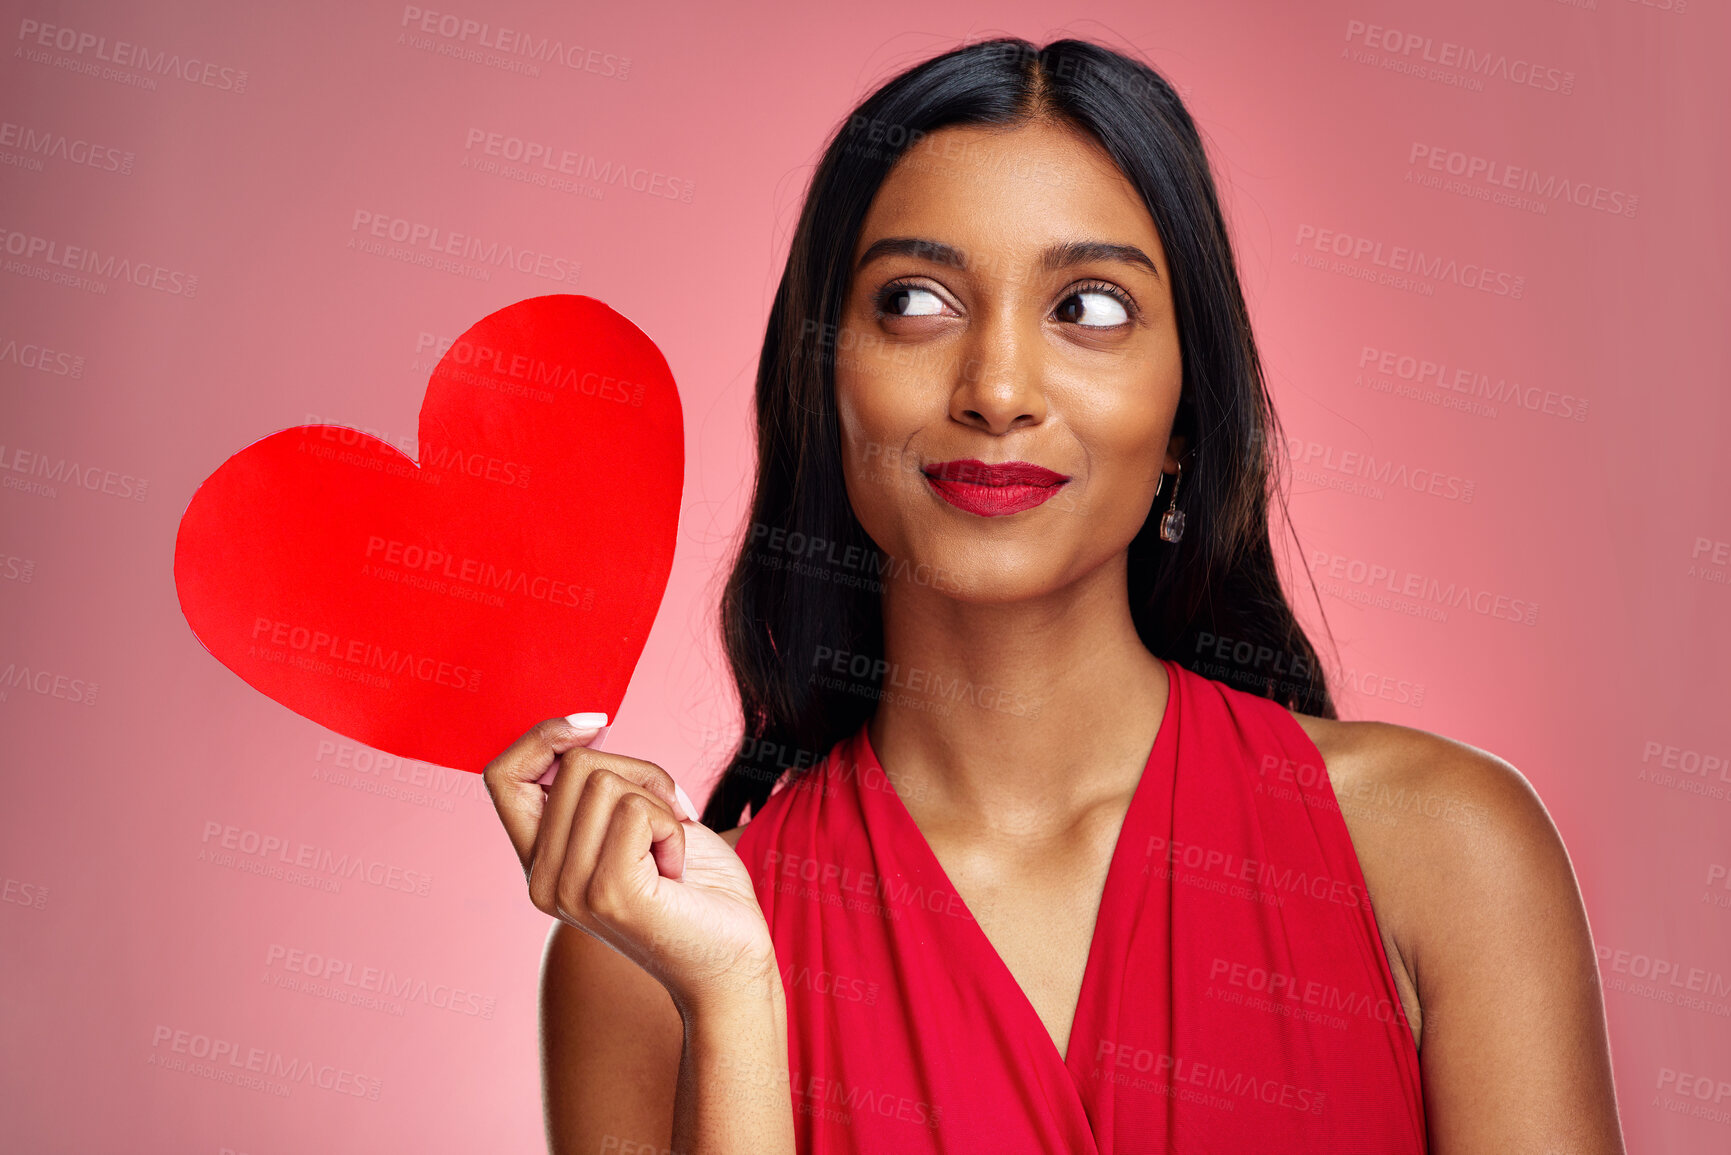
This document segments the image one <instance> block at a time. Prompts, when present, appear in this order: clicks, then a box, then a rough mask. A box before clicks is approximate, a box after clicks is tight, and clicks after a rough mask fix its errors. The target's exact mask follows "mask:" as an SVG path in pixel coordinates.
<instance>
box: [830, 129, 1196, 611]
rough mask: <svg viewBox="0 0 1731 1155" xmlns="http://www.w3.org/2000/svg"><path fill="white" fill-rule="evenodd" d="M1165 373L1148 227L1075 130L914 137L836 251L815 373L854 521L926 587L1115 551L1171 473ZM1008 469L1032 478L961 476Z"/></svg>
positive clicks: (1163, 313) (1167, 300)
mask: <svg viewBox="0 0 1731 1155" xmlns="http://www.w3.org/2000/svg"><path fill="white" fill-rule="evenodd" d="M1182 375H1183V374H1182V368H1181V360H1180V354H1179V343H1178V329H1177V324H1176V320H1175V318H1174V316H1173V309H1172V293H1171V278H1170V276H1169V275H1168V271H1167V264H1166V255H1165V252H1164V250H1163V249H1162V247H1161V244H1160V237H1159V235H1158V233H1157V232H1156V230H1155V227H1154V221H1153V219H1152V218H1151V217H1150V216H1149V214H1148V210H1147V208H1146V207H1144V205H1143V203H1142V199H1141V198H1140V197H1139V196H1138V195H1137V193H1136V191H1135V189H1134V188H1133V187H1132V186H1131V185H1130V183H1129V181H1128V180H1126V179H1125V177H1124V176H1123V174H1122V173H1120V172H1119V171H1118V169H1117V167H1116V166H1115V165H1113V163H1112V161H1111V160H1110V158H1108V157H1107V155H1106V153H1105V151H1104V150H1103V149H1101V147H1100V146H1099V145H1098V144H1097V143H1096V142H1095V141H1094V140H1093V139H1092V138H1091V137H1089V136H1087V135H1086V134H1084V133H1082V132H1080V131H1079V130H1076V129H1073V128H1070V127H1067V126H1064V125H1062V124H1058V123H1055V122H1052V121H1047V120H1038V121H1034V122H1032V123H1029V124H1027V125H1025V126H1023V127H1020V128H1017V129H1014V130H1009V131H1006V130H1002V129H982V128H950V129H944V130H942V131H940V132H936V133H933V134H931V135H929V136H927V137H926V138H925V139H924V140H923V141H921V142H920V143H919V144H916V145H915V146H914V147H913V148H911V149H910V150H909V151H908V152H907V153H906V154H905V155H904V156H903V157H902V159H901V160H900V161H899V162H898V163H897V165H896V166H895V168H894V169H893V170H892V171H891V172H890V174H889V177H888V179H886V180H885V182H884V184H883V187H882V188H881V189H880V191H879V192H878V194H877V198H876V199H875V200H874V201H873V203H872V206H871V209H870V211H869V212H868V213H867V215H866V219H865V224H864V227H863V228H862V229H861V232H860V237H859V243H858V245H857V247H856V248H855V251H854V266H853V276H852V283H851V285H850V286H849V290H848V298H847V301H846V303H845V305H844V308H843V314H842V324H841V331H840V332H839V334H838V335H837V348H836V374H835V382H836V400H837V404H838V407H839V415H840V420H841V431H842V447H843V452H844V455H845V463H844V472H845V476H846V480H847V490H848V496H849V498H850V500H851V501H852V503H853V509H854V513H855V514H856V516H858V518H859V520H860V524H861V525H863V526H864V527H865V530H866V532H867V533H869V534H870V535H871V537H872V539H873V540H874V541H875V542H877V544H878V546H879V547H880V548H882V549H883V550H884V551H885V552H886V553H888V554H890V555H891V556H892V557H895V558H898V559H905V560H906V561H908V562H909V563H911V564H910V568H909V569H907V570H903V569H902V568H901V567H897V568H896V570H895V571H892V572H912V573H919V574H924V575H936V580H934V581H931V582H929V583H928V584H931V585H933V586H934V587H935V588H937V589H939V590H940V591H941V592H945V593H948V594H951V595H954V596H959V597H961V598H963V599H964V600H968V601H979V602H1010V601H1019V600H1024V599H1027V598H1030V597H1036V596H1039V595H1041V594H1044V593H1048V592H1051V591H1053V590H1056V589H1059V588H1061V587H1063V586H1066V585H1068V584H1070V583H1072V582H1074V581H1076V580H1077V579H1078V578H1080V577H1082V576H1083V575H1085V574H1087V573H1089V572H1091V571H1093V570H1094V569H1096V568H1097V567H1099V566H1101V565H1102V564H1104V563H1105V562H1107V561H1109V560H1111V559H1113V558H1114V557H1115V556H1117V555H1118V554H1120V553H1122V552H1123V551H1124V549H1125V548H1126V547H1127V546H1128V545H1129V543H1130V541H1131V539H1132V538H1133V537H1135V535H1136V532H1137V530H1139V529H1140V528H1141V526H1142V524H1143V522H1144V520H1145V519H1146V518H1147V516H1148V512H1149V509H1150V506H1151V505H1152V503H1153V501H1154V488H1155V485H1156V483H1157V481H1158V480H1159V474H1160V472H1161V470H1162V468H1164V469H1166V470H1167V471H1169V472H1171V471H1175V470H1176V469H1177V466H1178V457H1177V453H1179V452H1182V450H1183V445H1182V443H1181V440H1180V441H1179V442H1174V443H1172V444H1170V445H1169V444H1168V443H1169V441H1171V430H1172V420H1173V415H1174V414H1175V412H1176V411H1177V406H1178V396H1179V386H1180V383H1181V380H1182ZM1011 462H1024V463H1030V464H1031V465H1032V466H1035V467H1039V468H1036V469H1030V470H1022V471H1021V472H1020V473H1019V474H1018V473H1017V472H1015V471H993V470H986V469H982V468H980V466H979V464H976V463H984V465H987V466H997V465H1002V464H1005V463H1011ZM946 463H947V464H946ZM1042 471H1049V472H1042ZM1059 479H1063V480H1059ZM1168 492H1169V490H1168Z"/></svg>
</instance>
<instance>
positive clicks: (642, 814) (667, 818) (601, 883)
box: [582, 795, 685, 934]
mask: <svg viewBox="0 0 1731 1155" xmlns="http://www.w3.org/2000/svg"><path fill="white" fill-rule="evenodd" d="M640 797H641V796H640V795H628V796H626V797H624V798H621V799H620V800H619V804H618V805H617V806H615V807H614V808H613V814H612V816H611V818H610V819H609V821H608V823H607V833H606V836H605V837H604V838H603V839H602V843H601V851H600V854H599V855H598V856H597V857H596V860H595V870H594V873H593V874H591V875H590V877H589V883H588V886H587V887H586V889H585V892H584V894H583V896H582V898H583V901H584V903H585V904H586V905H587V906H588V908H589V911H590V913H591V914H592V915H594V916H595V917H596V918H597V919H599V920H600V921H601V922H602V923H603V924H604V925H605V926H606V927H607V928H609V929H611V930H613V931H615V932H616V933H620V932H622V933H625V934H630V932H631V931H632V929H633V928H632V927H631V926H630V923H631V922H632V913H633V912H634V911H636V910H638V909H639V908H640V906H641V904H642V902H643V900H644V899H645V898H646V897H648V896H649V895H651V894H653V892H654V890H655V886H656V884H657V882H658V881H659V880H660V879H661V878H664V877H665V878H672V879H674V880H675V881H678V879H679V878H680V877H682V876H683V875H684V861H685V828H684V827H683V826H681V825H680V824H679V823H678V822H677V821H675V820H674V817H673V815H671V814H669V813H667V811H665V810H663V809H661V808H660V807H659V806H654V805H652V804H650V803H649V802H647V801H639V799H640ZM658 848H665V849H662V850H659V851H658ZM669 864H671V869H672V873H669V872H668V870H667V869H664V867H666V866H668V865H669Z"/></svg>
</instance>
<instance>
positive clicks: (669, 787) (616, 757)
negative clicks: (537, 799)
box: [553, 743, 684, 819]
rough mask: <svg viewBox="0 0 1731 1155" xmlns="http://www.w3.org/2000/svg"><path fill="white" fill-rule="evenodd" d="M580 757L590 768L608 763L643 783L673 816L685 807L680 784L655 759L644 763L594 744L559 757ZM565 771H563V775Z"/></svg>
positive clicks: (635, 783) (623, 775)
mask: <svg viewBox="0 0 1731 1155" xmlns="http://www.w3.org/2000/svg"><path fill="white" fill-rule="evenodd" d="M578 756H581V757H582V760H583V764H584V765H585V766H588V767H594V766H605V767H607V769H609V770H611V771H613V772H614V773H615V774H617V775H619V776H620V777H621V778H623V779H625V780H626V781H627V782H630V783H631V784H632V785H633V786H640V787H642V788H643V790H644V791H645V792H646V793H648V794H650V795H652V796H653V797H654V798H656V799H657V800H658V801H660V802H661V803H662V804H663V805H664V806H666V807H667V809H669V810H670V811H672V812H673V816H674V818H676V819H677V818H679V817H680V815H681V814H682V813H683V812H684V807H683V806H682V805H681V804H680V801H679V786H678V783H676V782H674V781H673V775H671V774H669V773H668V772H667V771H665V770H663V769H662V768H661V767H659V766H657V765H656V764H655V763H653V762H645V761H644V760H643V759H641V758H631V757H627V756H626V755H624V754H609V753H607V752H606V751H605V750H596V749H595V748H594V746H593V745H591V744H589V743H585V744H584V747H583V749H581V750H570V751H567V752H566V753H565V754H564V755H563V756H562V757H561V759H560V762H561V764H562V765H563V763H564V762H566V761H567V760H569V759H571V758H575V757H578ZM563 773H564V771H563V770H561V771H560V774H561V776H563ZM553 788H554V789H555V790H556V789H557V788H558V779H557V778H555V779H554V784H553Z"/></svg>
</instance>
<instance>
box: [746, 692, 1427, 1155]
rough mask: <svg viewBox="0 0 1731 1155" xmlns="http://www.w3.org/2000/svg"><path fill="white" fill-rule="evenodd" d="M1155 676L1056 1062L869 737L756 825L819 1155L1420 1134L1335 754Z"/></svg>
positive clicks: (1391, 988)
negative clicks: (1336, 778)
mask: <svg viewBox="0 0 1731 1155" xmlns="http://www.w3.org/2000/svg"><path fill="white" fill-rule="evenodd" d="M1165 665H1166V670H1167V673H1168V674H1169V675H1170V678H1171V693H1170V696H1169V698H1168V704H1167V707H1166V713H1165V716H1164V717H1163V718H1162V720H1161V723H1160V730H1159V735H1158V737H1157V738H1156V739H1155V742H1154V745H1153V749H1152V750H1151V752H1150V753H1149V756H1148V764H1147V766H1146V767H1145V768H1144V769H1143V772H1142V777H1141V780H1140V781H1139V783H1138V784H1137V786H1136V789H1135V793H1134V796H1133V797H1132V799H1131V802H1130V808H1129V811H1128V813H1127V814H1126V815H1125V818H1124V825H1123V827H1122V829H1121V831H1120V833H1119V836H1118V842H1117V847H1116V850H1115V851H1114V853H1113V856H1112V861H1111V865H1110V867H1109V870H1108V873H1107V877H1106V885H1105V893H1104V896H1103V897H1102V899H1101V903H1100V909H1099V913H1098V916H1097V918H1096V921H1095V927H1094V937H1093V942H1092V945H1091V947H1090V949H1089V952H1088V962H1087V970H1086V973H1085V975H1084V977H1083V981H1082V992H1081V997H1080V999H1079V1001H1078V1003H1077V1007H1076V1016H1075V1022H1074V1024H1073V1026H1072V1027H1071V1031H1070V1039H1069V1046H1068V1053H1067V1054H1065V1055H1060V1054H1059V1053H1058V1049H1057V1048H1056V1047H1055V1046H1053V1044H1052V1037H1051V1035H1050V1034H1048V1033H1047V1031H1046V1028H1045V1025H1044V1024H1043V1023H1042V1022H1041V1020H1040V1017H1039V1015H1038V1014H1037V1013H1036V1012H1035V1010H1034V1007H1033V1004H1032V1003H1030V1002H1029V1001H1028V999H1027V996H1026V995H1024V994H1023V993H1022V990H1021V988H1020V987H1019V986H1018V985H1017V983H1016V981H1015V979H1014V977H1013V976H1012V975H1011V974H1010V971H1009V968H1008V967H1006V966H1005V965H1004V962H1003V960H1002V959H1001V958H1000V957H999V956H998V954H997V951H996V950H995V949H993V947H992V945H991V942H990V941H989V940H988V939H987V938H986V935H985V932H984V931H982V930H981V929H980V927H979V925H978V924H977V923H976V922H975V921H974V920H973V917H972V916H971V915H970V913H969V911H968V908H967V906H966V904H965V903H964V902H963V901H962V899H961V898H960V896H958V895H957V894H956V892H955V889H954V887H952V886H951V884H950V881H949V879H948V878H947V877H946V876H945V874H944V870H943V867H942V866H941V865H940V864H939V862H938V860H937V857H936V856H935V855H934V854H933V853H932V850H931V847H930V845H929V844H928V843H927V842H926V840H925V837H924V835H922V834H921V832H920V829H919V827H918V826H917V825H915V823H914V821H913V818H912V816H911V815H910V814H909V813H908V811H907V808H906V806H905V805H904V804H903V803H902V800H901V798H900V796H899V795H897V794H896V792H895V789H894V788H893V787H892V786H891V784H890V782H889V780H888V779H886V777H885V775H884V770H883V767H882V766H881V765H880V764H879V763H878V761H877V756H876V754H875V753H874V752H873V751H872V748H871V743H870V741H869V739H868V737H867V735H866V732H865V729H864V728H863V727H862V728H861V730H860V731H859V732H858V733H857V734H855V735H854V736H853V737H852V738H849V739H847V740H845V741H843V742H840V743H837V745H836V747H835V749H834V750H832V751H831V752H830V754H829V757H828V758H827V759H826V760H825V761H824V762H823V763H821V764H820V765H818V766H816V767H814V768H812V769H811V770H809V771H806V772H804V773H805V776H804V777H801V778H799V779H797V780H795V781H794V783H793V784H792V785H791V786H789V787H787V788H784V789H781V790H779V791H777V792H776V793H775V794H773V795H771V796H770V798H769V800H768V801H767V802H766V803H765V804H764V806H763V809H762V810H761V811H760V812H759V813H758V814H757V815H755V816H754V817H753V818H752V820H751V821H750V822H749V823H748V824H747V825H746V828H745V831H744V833H743V834H741V836H740V839H739V844H738V851H739V855H740V857H741V859H743V860H744V862H745V865H746V867H747V869H749V870H750V872H751V875H752V880H753V883H754V885H755V889H756V892H757V898H758V901H759V902H760V903H761V904H762V907H763V912H764V915H765V916H766V918H767V920H768V923H769V928H770V931H771V934H772V935H773V938H774V941H775V950H776V955H777V958H778V960H779V963H780V966H781V972H782V980H783V985H784V986H785V988H786V991H787V1011H788V1061H789V1070H790V1074H791V1076H792V1087H791V1098H792V1106H793V1110H794V1129H795V1134H796V1136H797V1139H798V1149H799V1151H800V1152H801V1153H802V1155H837V1153H842V1152H862V1153H866V1152H870V1153H882V1152H896V1153H907V1155H920V1153H924V1152H952V1153H953V1152H982V1153H985V1152H990V1153H991V1155H1000V1153H1003V1152H1024V1151H1028V1152H1032V1151H1047V1152H1087V1153H1098V1155H1109V1153H1116V1155H1133V1153H1141V1152H1158V1153H1169V1155H1193V1153H1196V1155H1199V1153H1203V1152H1207V1153H1210V1155H1214V1153H1238V1152H1243V1153H1246V1155H1250V1153H1255V1155H1262V1153H1264V1152H1268V1151H1282V1152H1319V1153H1320V1152H1330V1153H1335V1152H1339V1153H1352V1152H1367V1153H1375V1155H1407V1153H1422V1152H1423V1151H1424V1150H1425V1125H1424V1110H1423V1103H1422V1099H1421V1095H1420V1084H1419V1063H1418V1051H1417V1048H1416V1047H1415V1046H1414V1043H1413V1037H1412V1032H1411V1030H1410V1029H1409V1027H1408V1025H1407V1022H1406V1018H1405V1015H1404V1013H1403V1011H1402V1007H1401V1002H1400V997H1399V994H1398V993H1397V991H1396V989H1395V985H1394V979H1393V976H1392V975H1391V973H1390V971H1389V965H1388V960H1387V958H1386V956H1385V955H1384V953H1383V949H1382V941H1381V938H1380V937H1379V935H1378V933H1377V926H1376V920H1375V918H1374V916H1373V913H1372V911H1371V907H1370V899H1369V895H1368V893H1367V891H1366V889H1365V884H1364V875H1363V873H1362V871H1361V870H1360V868H1359V864H1358V858H1357V856H1356V854H1355V853H1354V851H1353V848H1352V843H1351V840H1350V838H1349V836H1348V834H1347V828H1346V824H1345V821H1344V820H1343V819H1342V817H1341V814H1340V810H1339V808H1338V805H1337V803H1336V801H1335V797H1334V792H1333V788H1332V786H1331V785H1330V783H1329V780H1328V776H1327V774H1326V772H1324V771H1323V768H1322V765H1323V764H1322V758H1321V755H1320V754H1319V753H1318V752H1317V749H1316V747H1315V745H1314V744H1312V743H1311V741H1310V739H1309V737H1308V736H1307V735H1306V734H1305V732H1304V730H1303V729H1302V728H1300V726H1299V725H1298V723H1297V721H1296V720H1294V718H1293V717H1292V715H1291V714H1290V713H1289V712H1287V710H1286V709H1285V708H1284V707H1283V706H1281V705H1279V704H1278V703H1275V702H1272V701H1269V700H1268V699H1265V698H1260V697H1257V696H1255V695H1252V694H1247V693H1244V692H1242V691H1239V690H1235V689H1233V688H1231V687H1229V686H1227V685H1225V684H1223V683H1220V682H1216V681H1214V680H1212V679H1209V678H1205V677H1203V676H1201V675H1199V674H1194V673H1191V672H1190V671H1188V670H1185V669H1184V668H1183V667H1181V666H1179V665H1177V664H1176V663H1174V662H1170V661H1168V662H1166V663H1165Z"/></svg>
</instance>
